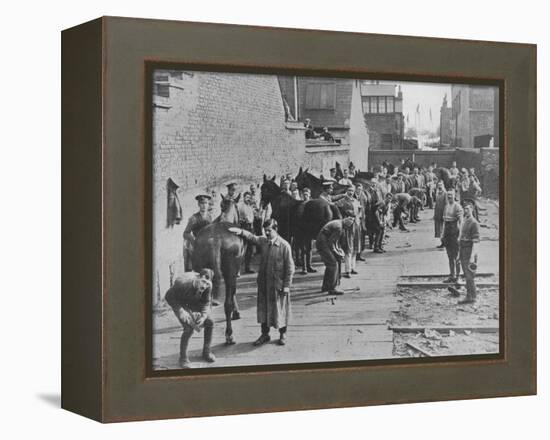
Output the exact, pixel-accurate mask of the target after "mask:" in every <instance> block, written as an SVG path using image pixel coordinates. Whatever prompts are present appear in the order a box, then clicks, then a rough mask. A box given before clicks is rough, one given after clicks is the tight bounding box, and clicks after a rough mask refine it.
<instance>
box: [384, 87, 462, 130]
mask: <svg viewBox="0 0 550 440" xmlns="http://www.w3.org/2000/svg"><path fill="white" fill-rule="evenodd" d="M391 84H396V85H400V86H401V91H402V92H403V115H404V116H405V129H407V128H409V127H414V128H416V129H417V130H419V129H426V130H431V131H435V130H436V129H437V127H438V126H439V117H440V109H441V104H442V103H443V97H444V96H445V94H447V103H448V104H447V105H448V106H450V105H451V85H450V84H438V83H414V82H391ZM418 105H419V106H420V107H419V110H420V112H419V115H420V116H419V117H416V108H417V106H418ZM430 109H431V113H432V118H431V120H430ZM407 115H409V122H408V123H407Z"/></svg>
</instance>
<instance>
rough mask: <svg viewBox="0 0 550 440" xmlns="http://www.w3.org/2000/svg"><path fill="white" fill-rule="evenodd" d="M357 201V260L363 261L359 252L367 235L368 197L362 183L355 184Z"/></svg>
mask: <svg viewBox="0 0 550 440" xmlns="http://www.w3.org/2000/svg"><path fill="white" fill-rule="evenodd" d="M354 197H355V198H356V199H357V200H358V201H359V205H360V206H361V209H360V211H359V238H360V240H359V248H358V249H357V256H356V260H357V261H365V259H364V258H363V257H362V256H361V252H363V251H364V250H365V238H366V235H367V218H366V215H367V209H368V206H369V199H368V197H367V195H366V194H365V191H363V185H362V184H360V183H356V184H355V196H354Z"/></svg>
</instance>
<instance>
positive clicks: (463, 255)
mask: <svg viewBox="0 0 550 440" xmlns="http://www.w3.org/2000/svg"><path fill="white" fill-rule="evenodd" d="M477 242H479V223H478V222H477V220H476V219H475V218H474V217H473V216H471V217H470V218H467V219H464V221H463V222H462V227H461V228H460V237H459V257H458V258H459V260H460V265H461V266H462V271H463V272H464V277H465V278H466V300H467V301H475V299H476V295H477V292H476V284H475V280H474V277H475V273H474V272H473V271H472V270H471V269H470V260H471V258H472V251H473V247H474V243H477Z"/></svg>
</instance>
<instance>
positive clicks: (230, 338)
mask: <svg viewBox="0 0 550 440" xmlns="http://www.w3.org/2000/svg"><path fill="white" fill-rule="evenodd" d="M225 345H235V339H234V338H233V336H226V337H225Z"/></svg>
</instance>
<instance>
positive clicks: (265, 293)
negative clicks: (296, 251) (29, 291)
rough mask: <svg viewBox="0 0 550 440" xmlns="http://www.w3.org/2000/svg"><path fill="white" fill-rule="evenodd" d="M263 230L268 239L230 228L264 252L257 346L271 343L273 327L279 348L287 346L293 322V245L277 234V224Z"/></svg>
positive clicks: (272, 221)
mask: <svg viewBox="0 0 550 440" xmlns="http://www.w3.org/2000/svg"><path fill="white" fill-rule="evenodd" d="M263 227H264V231H265V237H258V236H256V235H254V234H251V233H250V232H248V231H244V230H242V229H239V228H229V231H231V232H232V233H234V234H237V235H239V236H241V237H242V238H244V239H245V240H247V241H249V242H251V243H254V244H255V245H256V246H258V247H259V248H260V249H261V255H262V258H261V261H260V270H259V272H258V299H257V319H258V323H259V324H261V332H262V334H261V335H260V337H259V338H258V339H257V340H256V341H255V342H254V345H256V346H258V345H262V344H265V343H266V342H269V341H270V340H271V337H270V336H269V330H270V328H271V327H274V328H276V329H278V330H279V345H285V344H286V338H287V336H286V332H287V327H288V323H289V320H290V286H291V284H292V277H293V276H294V260H293V259H292V251H291V249H290V244H288V242H287V241H286V240H284V239H283V238H282V237H281V236H280V235H279V234H278V232H277V230H278V225H277V221H276V220H275V219H269V220H266V221H265V222H264V224H263Z"/></svg>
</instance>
